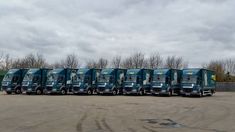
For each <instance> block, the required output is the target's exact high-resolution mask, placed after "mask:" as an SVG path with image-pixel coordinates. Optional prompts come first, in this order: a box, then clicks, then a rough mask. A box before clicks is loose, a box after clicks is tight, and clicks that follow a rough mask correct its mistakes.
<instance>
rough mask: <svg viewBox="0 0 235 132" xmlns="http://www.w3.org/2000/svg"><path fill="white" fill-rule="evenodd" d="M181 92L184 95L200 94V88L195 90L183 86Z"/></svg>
mask: <svg viewBox="0 0 235 132" xmlns="http://www.w3.org/2000/svg"><path fill="white" fill-rule="evenodd" d="M180 93H181V94H182V95H186V96H191V95H200V92H199V91H198V90H193V89H192V88H183V89H182V90H181V91H180Z"/></svg>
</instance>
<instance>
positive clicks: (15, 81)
mask: <svg viewBox="0 0 235 132" xmlns="http://www.w3.org/2000/svg"><path fill="white" fill-rule="evenodd" d="M27 71H28V69H10V70H9V71H8V72H7V73H6V75H5V76H4V78H3V80H2V90H3V91H5V92H6V93H7V94H12V93H15V94H21V93H22V91H21V86H22V81H23V78H24V76H25V74H26V72H27Z"/></svg>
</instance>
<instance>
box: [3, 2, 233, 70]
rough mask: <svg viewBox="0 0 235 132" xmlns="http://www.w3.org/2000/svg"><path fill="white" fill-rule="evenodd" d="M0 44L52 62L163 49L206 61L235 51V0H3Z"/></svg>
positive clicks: (192, 62)
mask: <svg viewBox="0 0 235 132" xmlns="http://www.w3.org/2000/svg"><path fill="white" fill-rule="evenodd" d="M0 46H1V49H0V51H4V52H6V53H10V54H11V56H12V57H22V56H24V55H26V54H28V53H31V52H33V53H34V52H35V53H36V52H38V53H41V54H43V55H44V57H45V58H46V59H47V60H48V61H51V62H54V61H56V60H58V59H61V58H64V56H66V54H69V53H75V54H78V55H79V57H80V60H81V61H82V62H85V61H86V60H88V59H96V58H98V57H105V58H107V59H110V58H112V57H113V56H115V55H121V56H123V57H125V56H128V55H130V54H132V53H133V52H135V51H141V52H144V53H145V54H146V55H148V54H150V53H151V52H154V51H158V52H160V53H161V54H162V56H163V57H166V56H168V55H176V56H182V57H183V58H184V59H185V60H186V61H188V62H189V64H190V66H201V64H202V63H204V62H207V61H208V60H211V59H222V58H234V57H235V0H0Z"/></svg>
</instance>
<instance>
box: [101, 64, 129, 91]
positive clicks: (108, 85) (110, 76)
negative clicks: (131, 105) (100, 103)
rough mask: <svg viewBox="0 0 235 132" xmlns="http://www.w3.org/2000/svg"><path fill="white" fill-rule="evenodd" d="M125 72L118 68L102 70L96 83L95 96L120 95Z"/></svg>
mask: <svg viewBox="0 0 235 132" xmlns="http://www.w3.org/2000/svg"><path fill="white" fill-rule="evenodd" d="M125 74H126V70H125V69H118V68H106V69H102V71H101V73H100V76H99V78H98V82H97V85H98V86H97V94H113V95H117V94H121V93H122V89H123V82H124V79H125Z"/></svg>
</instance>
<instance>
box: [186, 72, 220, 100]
mask: <svg viewBox="0 0 235 132" xmlns="http://www.w3.org/2000/svg"><path fill="white" fill-rule="evenodd" d="M181 85H182V90H181V94H182V95H183V96H191V95H196V96H199V97H202V96H204V95H210V96H212V95H213V94H214V93H215V87H216V76H215V72H214V71H211V70H208V69H200V68H198V69H193V68H191V69H183V76H182V83H181Z"/></svg>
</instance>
